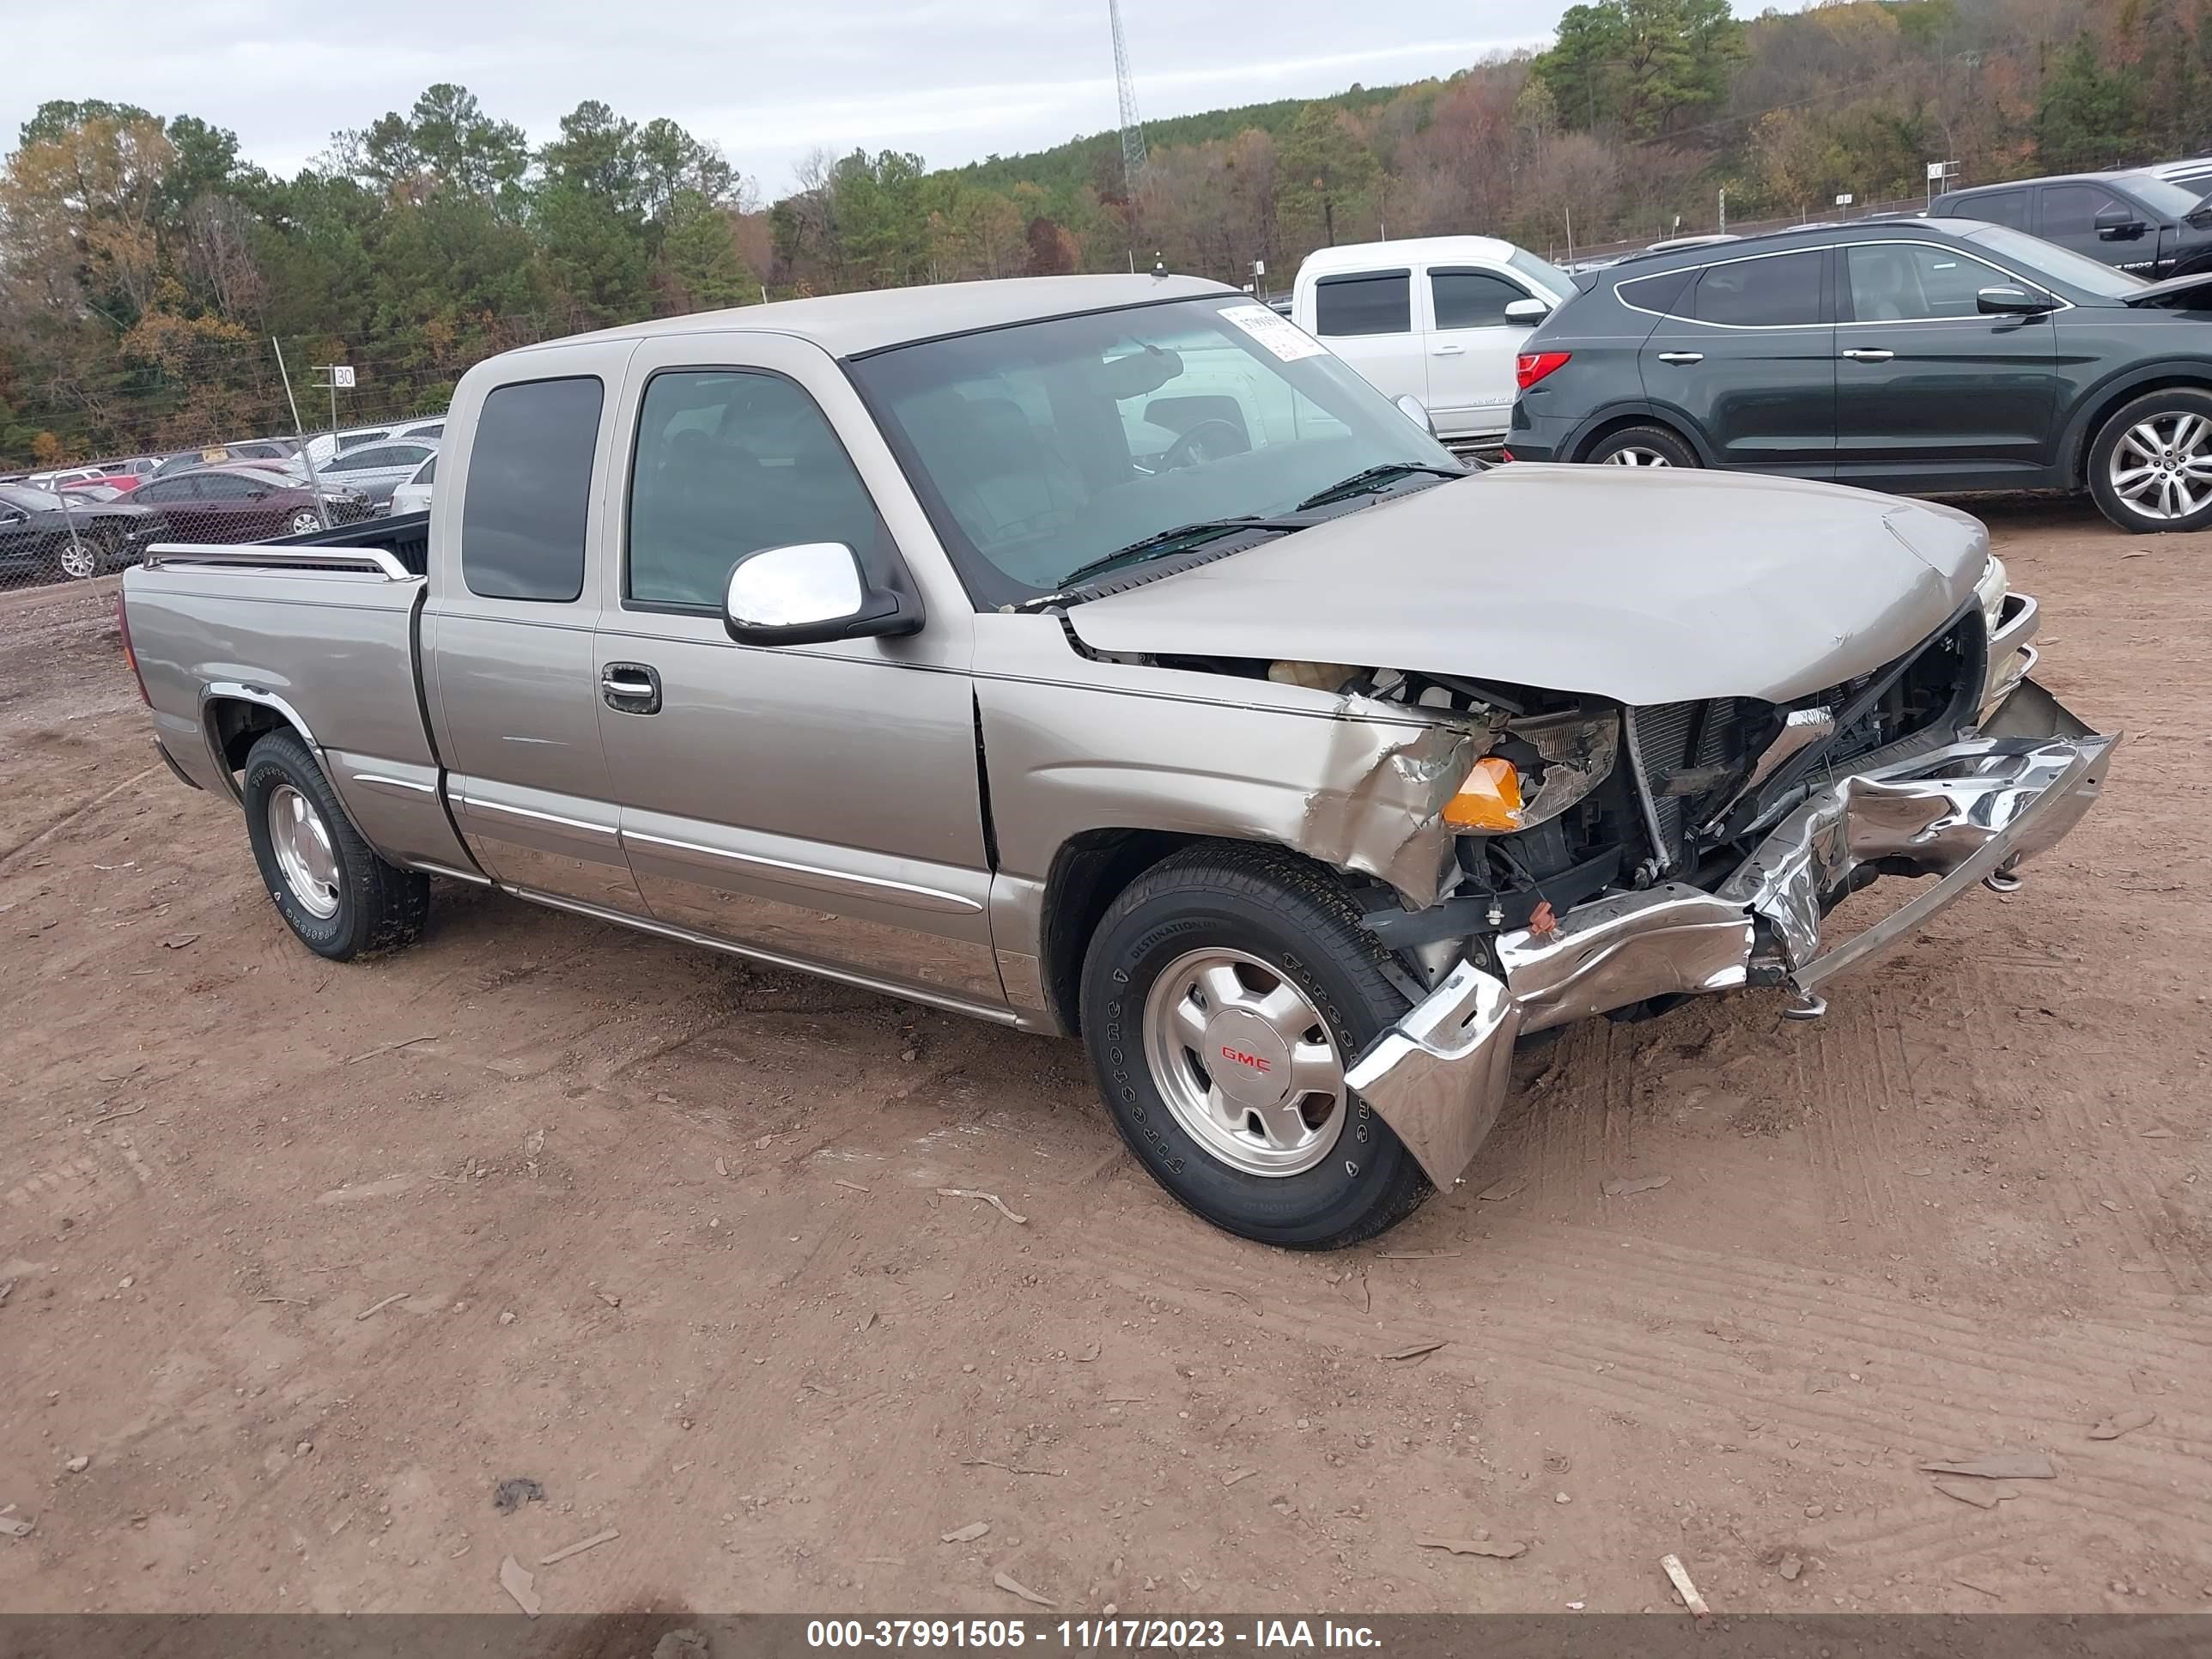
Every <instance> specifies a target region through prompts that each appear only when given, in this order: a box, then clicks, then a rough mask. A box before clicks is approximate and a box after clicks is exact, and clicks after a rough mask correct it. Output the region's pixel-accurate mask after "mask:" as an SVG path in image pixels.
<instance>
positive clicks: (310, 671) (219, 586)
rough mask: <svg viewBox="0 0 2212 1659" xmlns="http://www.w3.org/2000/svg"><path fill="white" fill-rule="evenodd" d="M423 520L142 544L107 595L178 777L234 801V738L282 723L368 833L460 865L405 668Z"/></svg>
mask: <svg viewBox="0 0 2212 1659" xmlns="http://www.w3.org/2000/svg"><path fill="white" fill-rule="evenodd" d="M427 526H428V516H427V515H426V514H419V513H418V514H410V515H409V516H408V517H406V518H403V519H395V520H386V521H384V522H382V523H379V524H368V525H346V526H341V527H340V528H337V529H334V530H325V531H318V532H314V533H313V534H311V535H307V536H295V537H291V538H288V539H286V540H284V541H282V542H254V543H243V544H227V545H201V544H192V543H179V542H157V543H155V544H154V545H153V546H152V547H150V548H149V549H148V550H147V551H146V557H145V562H144V563H143V565H140V566H138V567H137V568H134V569H131V570H130V571H128V572H126V573H125V576H124V580H123V604H124V607H125V617H126V619H127V621H128V623H129V626H130V629H131V647H132V650H133V652H134V653H135V654H136V657H137V663H138V668H139V671H140V673H141V674H142V676H143V678H144V682H145V686H146V696H147V700H148V701H149V702H151V703H152V704H153V708H154V725H155V734H156V736H157V738H159V740H160V742H161V747H162V749H163V750H164V751H165V752H166V753H167V755H168V757H169V758H170V759H171V760H172V761H173V763H175V765H176V767H177V769H179V771H181V772H183V773H184V774H185V776H187V777H188V778H190V779H191V781H193V782H194V783H197V784H198V785H199V786H200V787H202V788H204V789H210V790H213V791H216V792H217V793H227V794H230V795H232V796H234V797H235V796H236V794H237V792H238V783H237V772H238V770H239V769H240V767H242V766H243V764H244V763H245V758H246V750H247V749H249V748H251V747H252V743H253V741H254V740H255V739H256V738H258V737H259V736H260V734H261V733H262V732H264V731H267V730H269V729H270V728H271V727H272V726H276V725H278V724H283V725H287V726H291V727H292V728H293V729H295V731H296V732H298V733H299V734H300V736H301V738H304V739H305V740H306V742H307V746H308V748H309V749H310V750H313V752H314V754H315V756H316V758H317V760H318V761H319V763H320V764H321V766H322V769H323V772H324V775H325V776H326V777H327V778H328V779H329V781H330V784H331V789H332V790H333V791H334V792H336V793H337V797H338V800H339V802H340V804H341V805H343V807H344V808H345V811H346V813H347V816H348V817H350V818H351V819H352V820H353V822H354V825H355V827H356V829H359V830H360V831H361V833H362V836H364V837H365V838H366V839H367V840H368V842H369V844H370V845H372V846H374V847H376V848H380V850H382V851H383V852H384V853H385V854H386V856H387V857H391V858H394V859H396V860H400V861H404V862H409V863H414V862H418V861H419V862H421V863H423V864H426V865H429V866H437V867H441V868H447V869H452V870H455V871H458V872H463V873H467V872H471V871H472V870H473V869H474V865H473V863H472V861H471V860H470V858H469V856H468V854H467V853H466V852H465V850H464V849H463V848H462V847H461V844H460V842H459V837H458V836H455V834H454V833H453V823H452V820H451V819H450V818H449V817H447V812H446V805H445V799H444V793H443V785H444V774H443V769H442V767H441V763H440V760H439V757H438V754H437V751H436V749H435V745H434V744H433V742H432V739H431V736H430V732H429V729H428V722H427V720H426V718H425V712H424V709H423V706H422V689H421V677H420V676H419V675H418V673H417V672H416V662H417V656H416V653H417V649H418V644H419V641H418V632H419V629H418V624H419V619H420V617H421V614H422V601H423V599H424V597H425V594H426V592H427V591H428V582H427V579H426V577H425V575H424V574H423V570H424V564H425V555H426V554H427V551H428V536H427Z"/></svg>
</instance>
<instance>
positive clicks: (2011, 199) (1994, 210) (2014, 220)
mask: <svg viewBox="0 0 2212 1659" xmlns="http://www.w3.org/2000/svg"><path fill="white" fill-rule="evenodd" d="M1950 213H1951V216H1953V217H1954V218H1960V219H1983V220H1986V221H1987V222H1990V224H1993V225H2010V226H2011V227H2012V228H2014V229H2015V230H2026V229H2027V191H2024V190H1993V191H1990V193H1989V194H1988V195H1986V196H1969V197H1966V199H1965V200H1964V201H1962V202H1959V203H1957V204H1954V206H1953V207H1952V208H1951V210H1950Z"/></svg>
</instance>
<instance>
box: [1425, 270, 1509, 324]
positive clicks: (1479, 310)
mask: <svg viewBox="0 0 2212 1659" xmlns="http://www.w3.org/2000/svg"><path fill="white" fill-rule="evenodd" d="M1429 297H1430V299H1431V300H1432V301H1435V304H1436V312H1437V327H1438V328H1497V327H1500V326H1502V325H1504V321H1505V307H1507V306H1509V305H1510V304H1512V302H1513V301H1516V300H1525V299H1527V298H1528V297H1529V295H1528V289H1525V288H1522V287H1521V286H1520V285H1519V284H1518V283H1509V282H1507V281H1506V280H1505V278H1504V277H1503V276H1494V275H1492V273H1491V272H1489V271H1487V270H1432V271H1431V272H1430V273H1429Z"/></svg>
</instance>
